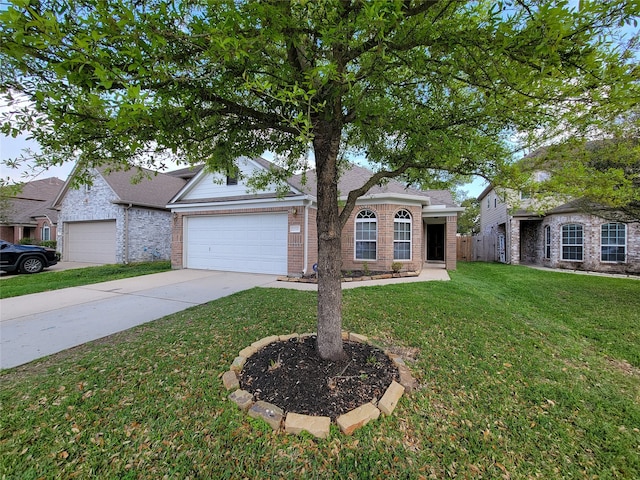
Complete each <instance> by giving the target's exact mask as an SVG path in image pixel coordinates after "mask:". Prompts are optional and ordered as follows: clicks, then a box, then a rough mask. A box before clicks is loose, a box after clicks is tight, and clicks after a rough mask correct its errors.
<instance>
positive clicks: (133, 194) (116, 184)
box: [53, 168, 187, 209]
mask: <svg viewBox="0 0 640 480" xmlns="http://www.w3.org/2000/svg"><path fill="white" fill-rule="evenodd" d="M94 173H95V174H96V175H99V176H100V177H101V178H102V179H103V180H104V181H105V183H106V184H107V185H108V186H109V187H110V188H111V189H112V190H113V192H114V194H115V195H116V197H117V203H122V204H132V205H136V206H140V207H150V208H162V209H164V208H166V205H167V203H168V202H169V200H171V198H172V197H173V196H174V195H175V194H176V192H178V191H179V190H180V189H181V188H182V187H184V185H185V184H186V183H187V180H185V179H184V178H181V177H179V176H174V175H169V174H167V173H161V172H155V171H153V170H148V169H145V168H130V169H129V170H119V171H111V172H110V171H108V170H107V169H106V168H96V169H94ZM74 174H75V169H74V171H73V172H71V174H70V175H69V178H67V181H66V182H65V184H64V187H63V188H62V189H61V190H60V193H59V194H58V196H57V197H56V198H55V200H54V202H53V205H54V206H55V207H60V206H61V205H62V200H63V198H64V196H65V195H66V193H67V191H68V190H69V188H70V186H71V182H72V180H73V177H74ZM140 174H142V177H141V178H138V177H140Z"/></svg>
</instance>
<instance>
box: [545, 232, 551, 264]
mask: <svg viewBox="0 0 640 480" xmlns="http://www.w3.org/2000/svg"><path fill="white" fill-rule="evenodd" d="M544 258H551V227H550V226H549V225H547V226H546V227H544Z"/></svg>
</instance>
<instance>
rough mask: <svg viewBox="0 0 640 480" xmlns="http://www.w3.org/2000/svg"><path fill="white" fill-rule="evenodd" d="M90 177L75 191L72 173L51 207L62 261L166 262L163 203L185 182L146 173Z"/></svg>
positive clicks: (97, 172)
mask: <svg viewBox="0 0 640 480" xmlns="http://www.w3.org/2000/svg"><path fill="white" fill-rule="evenodd" d="M141 173H142V174H143V175H142V176H141V177H140V174H141ZM92 174H93V182H92V184H91V185H82V186H80V187H79V188H74V187H73V178H74V175H75V170H74V171H72V172H71V174H70V175H69V178H68V179H67V181H66V183H65V184H64V186H63V187H62V189H61V190H60V193H59V194H58V195H57V197H56V198H55V200H54V202H53V206H54V208H56V209H57V210H58V231H57V241H58V251H59V252H61V253H62V260H64V261H74V262H87V263H96V264H112V263H129V262H143V261H153V260H169V258H170V256H171V225H172V220H171V212H170V211H169V209H168V208H167V203H168V202H169V201H170V200H171V198H173V196H174V195H175V194H176V193H177V192H178V191H179V190H180V189H181V188H182V187H184V185H185V184H186V183H187V180H186V179H185V178H181V177H180V176H173V175H170V174H166V173H159V172H153V171H150V170H144V169H142V170H139V169H130V170H126V171H112V172H110V171H108V170H106V169H102V168H95V169H93V170H92ZM138 177H140V178H138Z"/></svg>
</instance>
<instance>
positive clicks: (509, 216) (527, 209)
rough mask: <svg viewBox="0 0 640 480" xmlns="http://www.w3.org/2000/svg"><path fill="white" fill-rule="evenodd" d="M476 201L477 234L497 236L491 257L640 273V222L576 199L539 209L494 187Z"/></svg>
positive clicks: (529, 263) (511, 260) (568, 267)
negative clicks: (591, 209) (609, 215)
mask: <svg viewBox="0 0 640 480" xmlns="http://www.w3.org/2000/svg"><path fill="white" fill-rule="evenodd" d="M535 175H537V176H541V175H542V176H543V175H544V172H536V173H535ZM538 180H542V178H538ZM478 201H479V202H480V234H481V235H486V236H495V237H496V245H497V249H498V252H497V255H496V258H499V259H500V261H502V262H504V263H511V264H525V265H538V266H544V267H550V268H563V269H570V270H584V271H593V272H606V273H624V274H640V223H637V222H628V223H624V222H621V221H612V220H607V219H605V218H602V217H599V216H597V215H594V214H592V213H588V212H586V211H585V210H584V209H583V208H581V202H580V201H578V200H574V201H571V202H567V203H561V202H556V204H555V205H549V206H548V208H545V209H542V211H543V212H544V213H538V212H540V210H541V209H540V207H539V206H536V205H535V204H534V203H533V202H532V200H531V199H528V198H526V196H523V195H522V194H521V193H519V192H514V191H509V190H496V189H495V188H494V187H493V186H488V187H487V188H486V189H485V190H484V191H483V192H482V193H481V194H480V196H479V197H478Z"/></svg>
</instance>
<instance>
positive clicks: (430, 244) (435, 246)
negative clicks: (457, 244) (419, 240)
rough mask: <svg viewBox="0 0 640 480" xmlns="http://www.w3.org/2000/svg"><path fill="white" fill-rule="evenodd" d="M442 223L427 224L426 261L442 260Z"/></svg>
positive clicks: (443, 239)
mask: <svg viewBox="0 0 640 480" xmlns="http://www.w3.org/2000/svg"><path fill="white" fill-rule="evenodd" d="M444 227H445V226H444V224H440V225H427V261H432V262H433V261H436V262H444V242H445V234H444Z"/></svg>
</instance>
